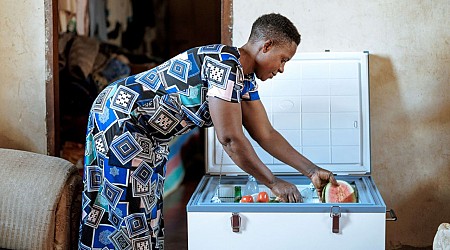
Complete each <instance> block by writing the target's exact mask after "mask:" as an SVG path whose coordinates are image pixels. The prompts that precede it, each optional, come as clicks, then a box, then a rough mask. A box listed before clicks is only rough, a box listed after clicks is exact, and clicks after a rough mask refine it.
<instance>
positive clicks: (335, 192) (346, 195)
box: [322, 180, 358, 203]
mask: <svg viewBox="0 0 450 250" xmlns="http://www.w3.org/2000/svg"><path fill="white" fill-rule="evenodd" d="M337 182H338V183H339V187H336V186H333V184H331V183H328V184H327V185H326V186H325V187H324V189H323V191H322V201H323V202H325V203H356V202H358V200H357V195H356V192H355V189H354V188H353V186H352V185H350V184H349V183H348V182H346V181H343V180H338V181H337Z"/></svg>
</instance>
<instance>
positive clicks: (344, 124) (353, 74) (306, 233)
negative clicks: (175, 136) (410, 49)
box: [186, 52, 396, 250]
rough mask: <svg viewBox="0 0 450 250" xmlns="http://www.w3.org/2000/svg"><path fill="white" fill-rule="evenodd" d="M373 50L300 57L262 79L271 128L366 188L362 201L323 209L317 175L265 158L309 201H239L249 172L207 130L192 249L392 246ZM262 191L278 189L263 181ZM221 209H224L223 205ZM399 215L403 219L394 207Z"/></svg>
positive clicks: (192, 209) (191, 225)
mask: <svg viewBox="0 0 450 250" xmlns="http://www.w3.org/2000/svg"><path fill="white" fill-rule="evenodd" d="M368 77H369V74H368V53H366V52H361V53H359V52H352V53H332V52H324V53H297V54H296V55H295V56H294V58H292V60H291V61H290V62H289V63H287V64H286V67H285V72H284V73H283V74H281V75H280V77H278V76H277V77H276V79H274V80H272V81H268V82H264V83H259V94H260V96H261V101H262V102H263V104H264V106H265V108H266V112H267V115H268V117H269V120H270V122H271V123H272V125H273V126H274V128H275V129H277V130H278V131H279V132H280V133H281V134H282V135H283V136H284V137H285V138H286V139H287V140H288V141H289V142H290V144H291V145H292V146H293V147H294V148H295V149H296V150H298V151H299V152H300V153H302V154H303V155H304V156H306V157H307V158H309V159H310V160H311V161H313V162H314V163H315V164H317V165H318V166H320V167H322V168H325V169H328V170H330V171H333V173H334V174H336V179H337V180H344V181H347V182H348V183H349V184H350V185H351V186H352V187H353V188H354V190H355V191H356V194H357V202H356V203H322V202H320V200H319V197H317V193H316V192H315V190H314V188H313V186H312V185H311V183H310V180H309V178H307V177H306V176H303V175H301V174H299V173H298V172H297V171H296V170H295V169H293V168H291V167H289V166H287V165H285V164H283V163H282V162H280V161H278V160H277V159H276V158H273V157H272V156H271V155H270V154H268V153H267V152H265V151H264V150H263V149H262V148H261V147H259V145H258V144H257V143H256V142H254V141H253V140H252V139H251V138H250V136H249V135H248V133H246V136H247V137H248V138H249V140H250V142H251V143H252V146H253V147H254V149H255V151H256V152H257V154H258V156H259V157H260V159H261V160H262V161H263V162H264V163H265V164H266V165H267V166H268V167H269V168H270V169H271V170H272V172H273V173H274V174H276V175H277V176H278V177H280V178H282V179H284V180H286V181H289V182H291V183H293V184H294V185H296V187H297V188H298V189H299V191H300V193H301V194H302V197H303V200H304V201H303V203H272V202H269V203H236V202H235V190H236V189H237V188H238V189H239V188H241V189H243V188H244V186H245V184H246V182H247V179H248V178H247V176H248V175H247V174H246V173H245V172H243V171H242V170H241V169H240V168H239V167H237V166H236V165H235V164H234V163H233V161H232V160H231V159H230V158H229V157H228V155H227V154H226V153H224V151H223V149H222V146H221V145H220V143H219V142H218V140H217V138H216V136H215V132H214V129H213V128H209V129H208V131H207V134H206V154H205V155H206V175H205V176H204V177H203V178H202V180H201V181H200V183H199V184H198V186H197V188H196V190H195V192H194V193H193V195H192V197H191V198H190V200H189V202H188V204H187V207H186V210H187V219H188V247H189V249H192V250H199V249H208V250H209V249H215V250H219V249H224V250H225V249H226V250H229V249H329V248H333V249H358V250H359V249H384V248H385V228H386V227H385V223H386V205H385V203H384V201H383V199H382V197H381V195H380V193H379V191H378V188H377V186H376V185H375V182H374V180H373V178H372V177H371V175H370V173H371V166H370V123H369V78H368ZM258 187H259V191H266V192H267V193H268V194H269V196H270V197H271V198H274V197H273V195H272V193H271V191H270V190H269V189H268V188H267V187H265V186H264V185H261V184H258ZM218 200H219V201H220V203H217V201H218ZM391 219H392V220H395V219H396V217H395V214H393V211H391Z"/></svg>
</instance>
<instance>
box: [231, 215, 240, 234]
mask: <svg viewBox="0 0 450 250" xmlns="http://www.w3.org/2000/svg"><path fill="white" fill-rule="evenodd" d="M230 219H231V228H232V229H233V232H234V233H239V231H240V229H241V216H239V213H232V214H231V218H230Z"/></svg>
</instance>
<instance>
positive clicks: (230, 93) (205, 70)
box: [202, 56, 259, 103]
mask: <svg viewBox="0 0 450 250" xmlns="http://www.w3.org/2000/svg"><path fill="white" fill-rule="evenodd" d="M202 79H203V80H205V81H207V82H208V91H207V93H206V95H207V96H213V97H217V98H220V99H222V100H225V101H228V102H235V103H236V102H241V101H242V100H257V99H259V95H258V92H257V85H256V82H255V81H254V78H253V79H247V78H245V77H244V74H243V70H242V66H241V65H240V64H239V63H238V60H237V58H233V59H228V60H225V61H218V60H216V59H214V58H212V57H208V56H206V57H205V59H204V62H203V65H202Z"/></svg>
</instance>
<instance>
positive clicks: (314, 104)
mask: <svg viewBox="0 0 450 250" xmlns="http://www.w3.org/2000/svg"><path fill="white" fill-rule="evenodd" d="M368 59H369V55H368V52H321V53H297V54H295V56H294V57H293V58H292V59H291V61H289V62H288V63H287V64H286V66H285V70H284V73H283V74H279V75H277V76H276V77H275V78H274V79H272V80H268V81H265V82H261V81H259V80H257V81H258V90H259V95H260V97H261V101H262V103H263V104H264V107H265V108H266V112H267V115H268V117H269V120H270V122H271V123H272V126H273V127H274V128H275V129H276V130H277V131H278V132H280V133H281V134H282V135H283V136H284V137H285V138H286V139H287V141H288V142H289V143H290V144H291V145H292V146H293V147H294V148H295V149H296V150H297V151H298V152H300V153H301V154H303V155H304V156H305V157H307V158H308V159H310V160H311V161H312V162H314V163H315V164H317V165H318V166H320V167H322V168H325V169H328V170H330V171H332V172H333V173H335V174H338V175H347V174H370V171H371V167H370V124H369V118H370V117H369V67H368V66H369V65H368ZM244 132H245V135H246V136H247V138H249V140H250V142H251V143H252V145H253V147H254V149H255V151H256V153H257V154H258V156H259V157H260V159H261V160H262V161H263V162H264V163H265V164H266V165H267V166H268V167H269V168H270V169H271V170H272V171H273V172H274V173H276V174H299V172H298V171H297V170H295V169H294V168H292V167H290V166H288V165H286V164H284V163H282V162H280V161H279V160H277V159H276V158H274V157H272V156H271V155H270V154H269V153H267V152H266V151H264V150H263V149H262V148H261V147H260V146H259V145H258V144H257V143H256V142H255V141H253V140H252V139H251V137H250V136H249V134H248V133H247V131H244ZM222 153H223V162H222V164H221V158H222ZM221 165H222V174H228V175H229V174H231V175H234V174H237V175H240V174H246V173H245V172H244V171H243V170H242V169H241V168H239V167H238V166H237V165H236V164H234V162H233V161H232V160H231V158H230V157H229V156H228V155H227V153H226V152H225V151H224V150H223V149H222V145H221V144H220V143H219V141H218V140H217V138H216V134H215V131H214V128H208V130H207V133H206V172H207V173H209V174H213V175H214V174H219V172H220V166H221Z"/></svg>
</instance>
